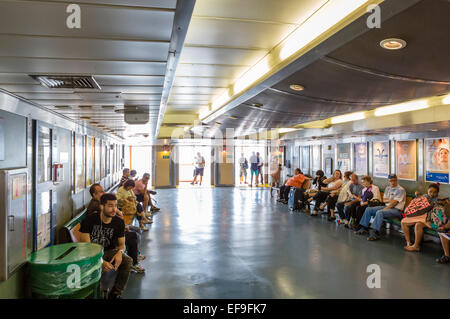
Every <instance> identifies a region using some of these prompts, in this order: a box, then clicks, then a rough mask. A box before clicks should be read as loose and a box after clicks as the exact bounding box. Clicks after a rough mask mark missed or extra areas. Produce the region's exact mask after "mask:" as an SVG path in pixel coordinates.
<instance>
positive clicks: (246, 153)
mask: <svg viewBox="0 0 450 319" xmlns="http://www.w3.org/2000/svg"><path fill="white" fill-rule="evenodd" d="M253 153H255V155H256V153H259V161H260V163H263V166H261V167H262V170H261V171H260V172H259V176H258V184H257V185H256V176H253V184H252V185H253V187H255V186H260V187H262V186H265V184H266V179H267V174H268V172H267V167H268V166H267V158H266V147H265V146H236V147H235V154H236V155H235V158H236V164H235V165H234V168H235V174H234V176H235V182H234V183H235V185H236V186H237V187H249V186H250V185H251V184H250V183H251V182H252V173H251V161H250V158H251V156H252V155H253ZM242 156H243V157H244V158H245V159H247V162H248V168H247V169H246V170H243V171H242V174H241V165H240V162H241V161H242V160H241V158H242ZM245 173H247V178H246V177H245Z"/></svg>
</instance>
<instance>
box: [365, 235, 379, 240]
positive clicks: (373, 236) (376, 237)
mask: <svg viewBox="0 0 450 319" xmlns="http://www.w3.org/2000/svg"><path fill="white" fill-rule="evenodd" d="M379 239H380V236H378V235H377V234H373V235H372V236H370V237H369V238H367V240H368V241H376V240H379Z"/></svg>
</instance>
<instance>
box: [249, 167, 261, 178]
mask: <svg viewBox="0 0 450 319" xmlns="http://www.w3.org/2000/svg"><path fill="white" fill-rule="evenodd" d="M250 171H251V173H252V176H253V175H256V176H258V175H259V170H257V169H253V168H252V169H251V170H250Z"/></svg>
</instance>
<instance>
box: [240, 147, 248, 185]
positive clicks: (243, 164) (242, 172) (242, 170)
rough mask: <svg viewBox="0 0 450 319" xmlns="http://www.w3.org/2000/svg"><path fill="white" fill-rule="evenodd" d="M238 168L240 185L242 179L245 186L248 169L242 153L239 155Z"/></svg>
mask: <svg viewBox="0 0 450 319" xmlns="http://www.w3.org/2000/svg"><path fill="white" fill-rule="evenodd" d="M239 167H240V173H239V178H240V184H242V179H244V184H247V169H248V161H247V159H246V158H245V156H244V153H241V158H240V159H239Z"/></svg>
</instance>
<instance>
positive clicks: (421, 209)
mask: <svg viewBox="0 0 450 319" xmlns="http://www.w3.org/2000/svg"><path fill="white" fill-rule="evenodd" d="M432 209H433V204H432V203H430V201H429V200H428V197H427V196H420V197H417V198H414V199H413V200H412V201H411V203H409V205H408V207H406V209H405V212H404V213H403V214H402V215H403V217H417V216H421V215H423V214H427V213H428V212H429V211H430V210H432Z"/></svg>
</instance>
